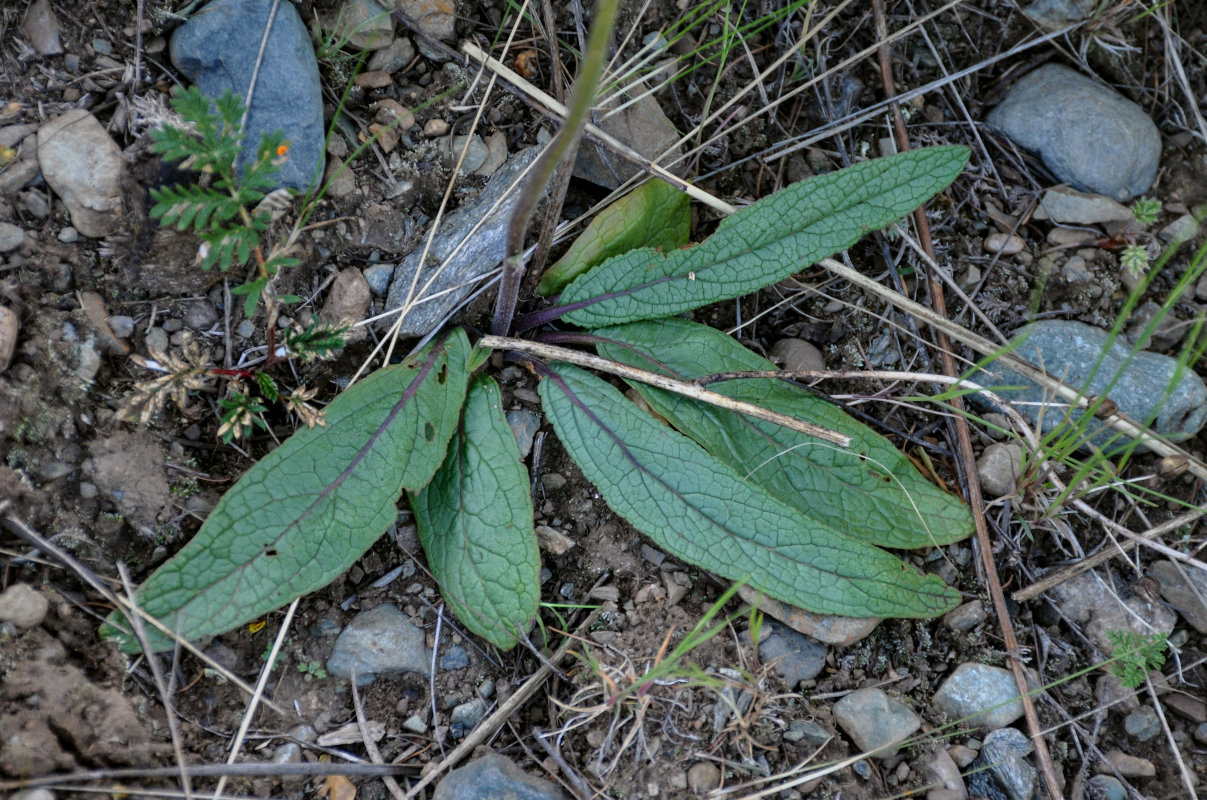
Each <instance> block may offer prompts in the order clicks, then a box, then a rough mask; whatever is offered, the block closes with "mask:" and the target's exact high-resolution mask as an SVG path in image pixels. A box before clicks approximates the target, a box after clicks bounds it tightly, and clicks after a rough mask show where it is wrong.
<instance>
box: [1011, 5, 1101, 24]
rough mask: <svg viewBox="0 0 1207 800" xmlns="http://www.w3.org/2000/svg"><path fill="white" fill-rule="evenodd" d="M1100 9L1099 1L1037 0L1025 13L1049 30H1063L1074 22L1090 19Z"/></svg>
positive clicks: (1024, 10)
mask: <svg viewBox="0 0 1207 800" xmlns="http://www.w3.org/2000/svg"><path fill="white" fill-rule="evenodd" d="M1096 8H1098V0H1036V2H1034V3H1032V4H1031V5H1029V6H1027V7H1026V8H1025V9H1023V12H1024V13H1025V14H1026V15H1027V16H1028V17H1030V18H1031V19H1033V20H1035V21H1036V22H1038V23H1040V24H1041V25H1044V26H1045V27H1048V28H1063V27H1064V26H1065V25H1068V24H1070V23H1073V22H1081V20H1083V19H1089V18H1090V15H1091V14H1093V13H1094V10H1095V9H1096Z"/></svg>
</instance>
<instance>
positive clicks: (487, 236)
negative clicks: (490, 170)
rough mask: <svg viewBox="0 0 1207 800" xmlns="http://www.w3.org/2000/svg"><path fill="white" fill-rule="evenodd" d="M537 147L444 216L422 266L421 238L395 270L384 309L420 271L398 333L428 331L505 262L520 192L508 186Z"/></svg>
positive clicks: (402, 297) (398, 301)
mask: <svg viewBox="0 0 1207 800" xmlns="http://www.w3.org/2000/svg"><path fill="white" fill-rule="evenodd" d="M539 151H540V148H538V147H530V148H528V149H527V150H523V151H521V152H519V153H516V154H515V155H514V156H512V157H511V159H510V160H509V161H508V162H507V164H505V165H504V166H503V168H502V169H500V170H499V171H498V172H496V173H495V174H494V176H493V177H492V178H491V179H490V181H488V182H487V184H486V186H485V187H484V188H483V189H482V193H481V194H480V195H479V196H478V198H477V199H476V200H474V201H472V202H469V203H467V204H466V205H464V206H462V207H461V208H459V209H457V210H456V211H454V212H453V213H451V214H449V215H448V216H447V217H445V219H444V221H443V222H442V223H441V225H440V232H439V233H437V234H436V238H435V239H434V240H433V241H432V247H431V250H430V252H429V253H428V260H427V263H426V264H425V265H424V267H423V269H422V270H420V269H419V258H420V256H421V255H423V243H421V244H420V246H419V247H418V248H416V249H415V251H414V252H412V253H411V254H410V255H408V256H407V257H406V258H405V259H404V260H403V262H402V263H401V264H399V265H398V268H397V269H396V270H394V281H393V283H392V284H391V285H390V292H389V294H388V295H387V297H386V308H387V309H391V310H396V309H399V308H402V306H403V304H404V303H406V301H407V295H408V293H409V292H410V289H411V283H412V281H413V280H414V279H415V272H416V271H417V270H419V273H420V274H419V279H418V281H417V282H416V283H415V292H416V297H415V299H414V301H413V303H412V307H411V309H410V310H409V311H408V312H407V315H406V317H405V318H404V319H403V321H402V329H401V335H402V336H423V335H424V334H426V333H428V332H429V331H431V330H432V329H433V328H435V327H436V326H437V325H439V324H440V322H441V321H442V320H443V319H444V318H445V317H446V316H447V315H448V314H449V313H451V312H452V310H453V309H454V308H456V307H457V306H458V305H459V304H460V303H461V301H462V300H464V299H465V298H466V297H468V296H469V295H470V293H471V292H472V291H473V290H474V286H475V285H476V283H477V282H478V281H479V280H481V279H482V278H484V277H485V276H486V275H487V274H489V273H490V272H492V271H494V270H495V269H496V268H497V267H498V266H499V265H500V263H501V262H502V261H503V256H504V255H505V254H506V249H507V248H506V236H507V227H508V225H509V224H510V223H511V213H512V211H514V210H515V207H516V205H517V204H518V203H519V201H520V197H521V192H519V191H515V190H510V186H511V183H512V182H513V181H514V180H515V179H516V178H517V177H518V176H519V175H520V174H521V173H522V172H523V171H524V170H525V169H526V168H527V167H528V165H529V164H531V163H532V162H533V160H534V159H535V158H536V155H537V153H538V152H539ZM492 208H493V209H494V210H493V211H492V210H491V209H492ZM479 223H480V224H479ZM424 242H426V238H425V239H424ZM462 243H464V244H462ZM454 251H456V252H454ZM429 281H431V285H430V286H429V285H427V283H428V282H429ZM393 323H394V318H393V317H390V318H388V319H386V320H385V321H384V322H383V323H382V325H383V327H387V328H388V327H389V326H390V325H392V324H393Z"/></svg>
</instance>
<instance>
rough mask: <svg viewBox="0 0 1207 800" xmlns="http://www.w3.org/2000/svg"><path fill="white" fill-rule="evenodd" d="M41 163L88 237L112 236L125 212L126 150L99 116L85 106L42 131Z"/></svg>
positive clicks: (43, 171) (72, 110)
mask: <svg viewBox="0 0 1207 800" xmlns="http://www.w3.org/2000/svg"><path fill="white" fill-rule="evenodd" d="M38 165H39V166H40V167H41V168H42V175H43V177H45V178H46V182H47V183H49V184H50V188H51V189H54V191H55V194H57V195H58V196H59V199H60V200H62V201H63V205H65V206H66V207H67V211H68V213H70V214H71V224H72V225H74V226H75V228H76V230H78V231H79V232H80V233H82V234H84V235H85V236H91V237H93V238H99V237H101V236H108V235H109V234H110V233H112V232H113V230H114V228H115V227H116V226H117V222H118V219H119V211H120V209H121V194H120V191H121V178H122V172H123V170H124V162H123V161H122V153H121V150H120V149H118V146H117V143H116V142H114V141H113V140H112V139H110V138H109V134H108V133H106V132H105V128H104V127H103V126H102V125H101V123H100V122H98V121H97V119H96V117H94V116H92V115H91V114H89V113H88V112H87V111H85V110H84V109H82V108H73V109H71V110H70V111H68V112H66V113H64V114H61V115H60V116H57V117H55V118H54V119H52V120H51V121H50V122H47V123H46V124H45V125H43V126H42V127H41V128H39V129H38Z"/></svg>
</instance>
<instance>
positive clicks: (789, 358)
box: [771, 339, 826, 370]
mask: <svg viewBox="0 0 1207 800" xmlns="http://www.w3.org/2000/svg"><path fill="white" fill-rule="evenodd" d="M771 359H772V360H773V361H775V362H776V363H777V364H781V365H783V367H784V369H789V370H824V369H825V368H826V358H825V356H823V355H822V354H821V351H820V350H818V349H817V348H816V347H814V346H813V344H812V343H811V342H806V341H805V340H804V339H780V340H779V341H778V342H776V343H775V344H774V345H772V346H771Z"/></svg>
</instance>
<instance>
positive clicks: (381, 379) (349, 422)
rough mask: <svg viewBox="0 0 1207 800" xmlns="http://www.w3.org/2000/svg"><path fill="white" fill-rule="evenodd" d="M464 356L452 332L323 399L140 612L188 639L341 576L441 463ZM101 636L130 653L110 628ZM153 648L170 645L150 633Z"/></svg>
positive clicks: (221, 510)
mask: <svg viewBox="0 0 1207 800" xmlns="http://www.w3.org/2000/svg"><path fill="white" fill-rule="evenodd" d="M469 352H470V350H469V343H468V342H467V341H466V338H465V334H464V333H463V332H461V331H460V330H456V331H454V332H453V333H452V334H450V335H449V336H448V337H447V338H446V339H444V340H442V341H440V342H438V343H436V344H433V345H431V346H429V347H428V348H427V349H425V350H424V351H423V352H421V353H420V354H418V355H417V356H415V357H414V358H412V359H410V360H409V361H408V362H406V363H404V364H400V365H398V366H394V367H386V368H385V369H382V370H379V371H377V372H375V373H374V374H372V375H370V376H369V377H368V378H366V379H364V380H363V381H361V382H360V383H358V384H356V385H354V386H353V387H352V388H350V389H348V390H347V391H346V392H344V393H343V394H341V395H340V396H339V397H337V398H336V399H335V400H333V401H332V402H331V404H330V405H328V406H327V411H326V421H327V426H326V427H325V428H312V429H307V430H300V431H298V432H297V433H295V434H294V435H293V436H291V437H290V438H289V439H288V440H287V441H286V442H285V443H284V444H282V445H281V446H280V447H278V448H277V449H276V450H274V451H272V452H271V453H269V454H268V455H267V456H265V457H264V458H262V459H261V460H260V461H259V462H258V463H256V465H255V466H253V467H252V468H251V469H249V470H248V471H247V472H246V473H245V474H244V475H243V477H242V478H240V479H239V482H238V483H236V484H235V485H234V486H233V487H232V488H231V489H230V491H228V492H227V493H226V494H225V495H223V497H222V499H221V500H220V501H219V502H218V505H217V506H216V507H215V508H214V510H213V511H212V512H211V513H210V516H209V518H208V519H207V520H206V521H205V524H204V525H202V526H201V530H199V531H198V532H197V535H196V536H194V537H193V539H192V541H190V542H189V543H188V544H187V545H185V546H184V547H183V548H182V549H181V550H180V552H179V553H177V554H176V555H175V556H174V557H173V558H172V559H170V560H169V561H167V562H166V563H165V564H164V565H163V566H161V567H160V568H159V569H157V570H156V571H155V572H154V574H152V575H151V577H150V578H148V579H147V581H146V582H145V583H144V584H143V585H142V587H140V588H139V590H138V600H139V602H140V603H141V605H142V607H143V608H144V609H145V610H146V611H148V612H149V613H151V614H153V615H154V616H156V617H158V618H159V619H160V620H161V621H162V622H164V624H166V625H167V626H168V627H169V628H171V629H172V630H174V631H177V632H178V633H180V634H181V635H182V636H184V637H185V638H186V639H195V638H197V637H199V636H207V635H210V634H217V633H222V632H224V631H228V630H230V629H231V628H234V627H235V626H237V625H239V624H240V623H243V622H247V621H248V620H252V619H255V618H256V617H257V616H260V615H261V614H264V613H267V612H269V611H271V610H273V609H275V608H278V607H279V606H282V605H284V604H285V603H288V602H289V601H290V600H292V599H293V598H295V597H297V596H299V595H303V594H306V593H307V592H312V591H314V590H315V589H318V588H321V587H322V586H325V585H326V584H327V583H329V582H330V581H332V580H334V579H335V578H336V577H337V576H339V575H340V574H341V573H343V571H344V570H346V569H347V568H348V567H349V566H350V565H351V564H352V563H353V562H354V561H356V559H357V558H359V557H360V556H361V555H362V554H363V553H364V552H365V551H366V550H368V549H369V546H370V545H372V544H373V542H374V541H376V540H377V538H378V537H379V536H381V534H382V533H384V532H385V530H386V528H388V527H389V525H390V523H391V522H393V521H394V517H395V514H396V511H395V508H394V503H395V501H396V500H397V499H398V495H399V494H400V493H401V492H402V489H403V488H404V487H405V488H408V489H418V488H419V487H421V486H423V485H424V484H426V483H427V482H428V481H429V480H430V479H431V477H432V475H433V474H434V473H435V472H436V468H437V467H438V466H439V465H440V462H441V460H442V459H443V458H444V452H445V450H446V449H447V446H448V440H449V437H450V436H452V434H453V430H454V429H455V428H456V425H457V419H458V416H459V413H460V409H461V404H462V403H463V402H464V399H465V387H466V384H467V382H468V375H467V373H466V370H465V365H466V361H467V360H468V358H469ZM115 619H116V620H121V617H120V615H118V616H116V617H115ZM111 621H113V620H111ZM102 633H104V634H105V635H108V636H114V637H116V638H121V639H122V647H123V649H125V650H126V651H128V652H135V651H137V649H138V643H137V642H135V641H134V640H133V639H127V638H124V637H122V636H121V635H120V633H119V632H118V631H116V630H115V629H113V628H108V629H107V630H103V631H102ZM151 643H152V647H153V648H154V649H156V650H161V649H167V648H170V647H171V646H172V642H171V641H170V640H169V639H167V638H166V637H164V636H160V635H158V634H155V635H152V636H151Z"/></svg>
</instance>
